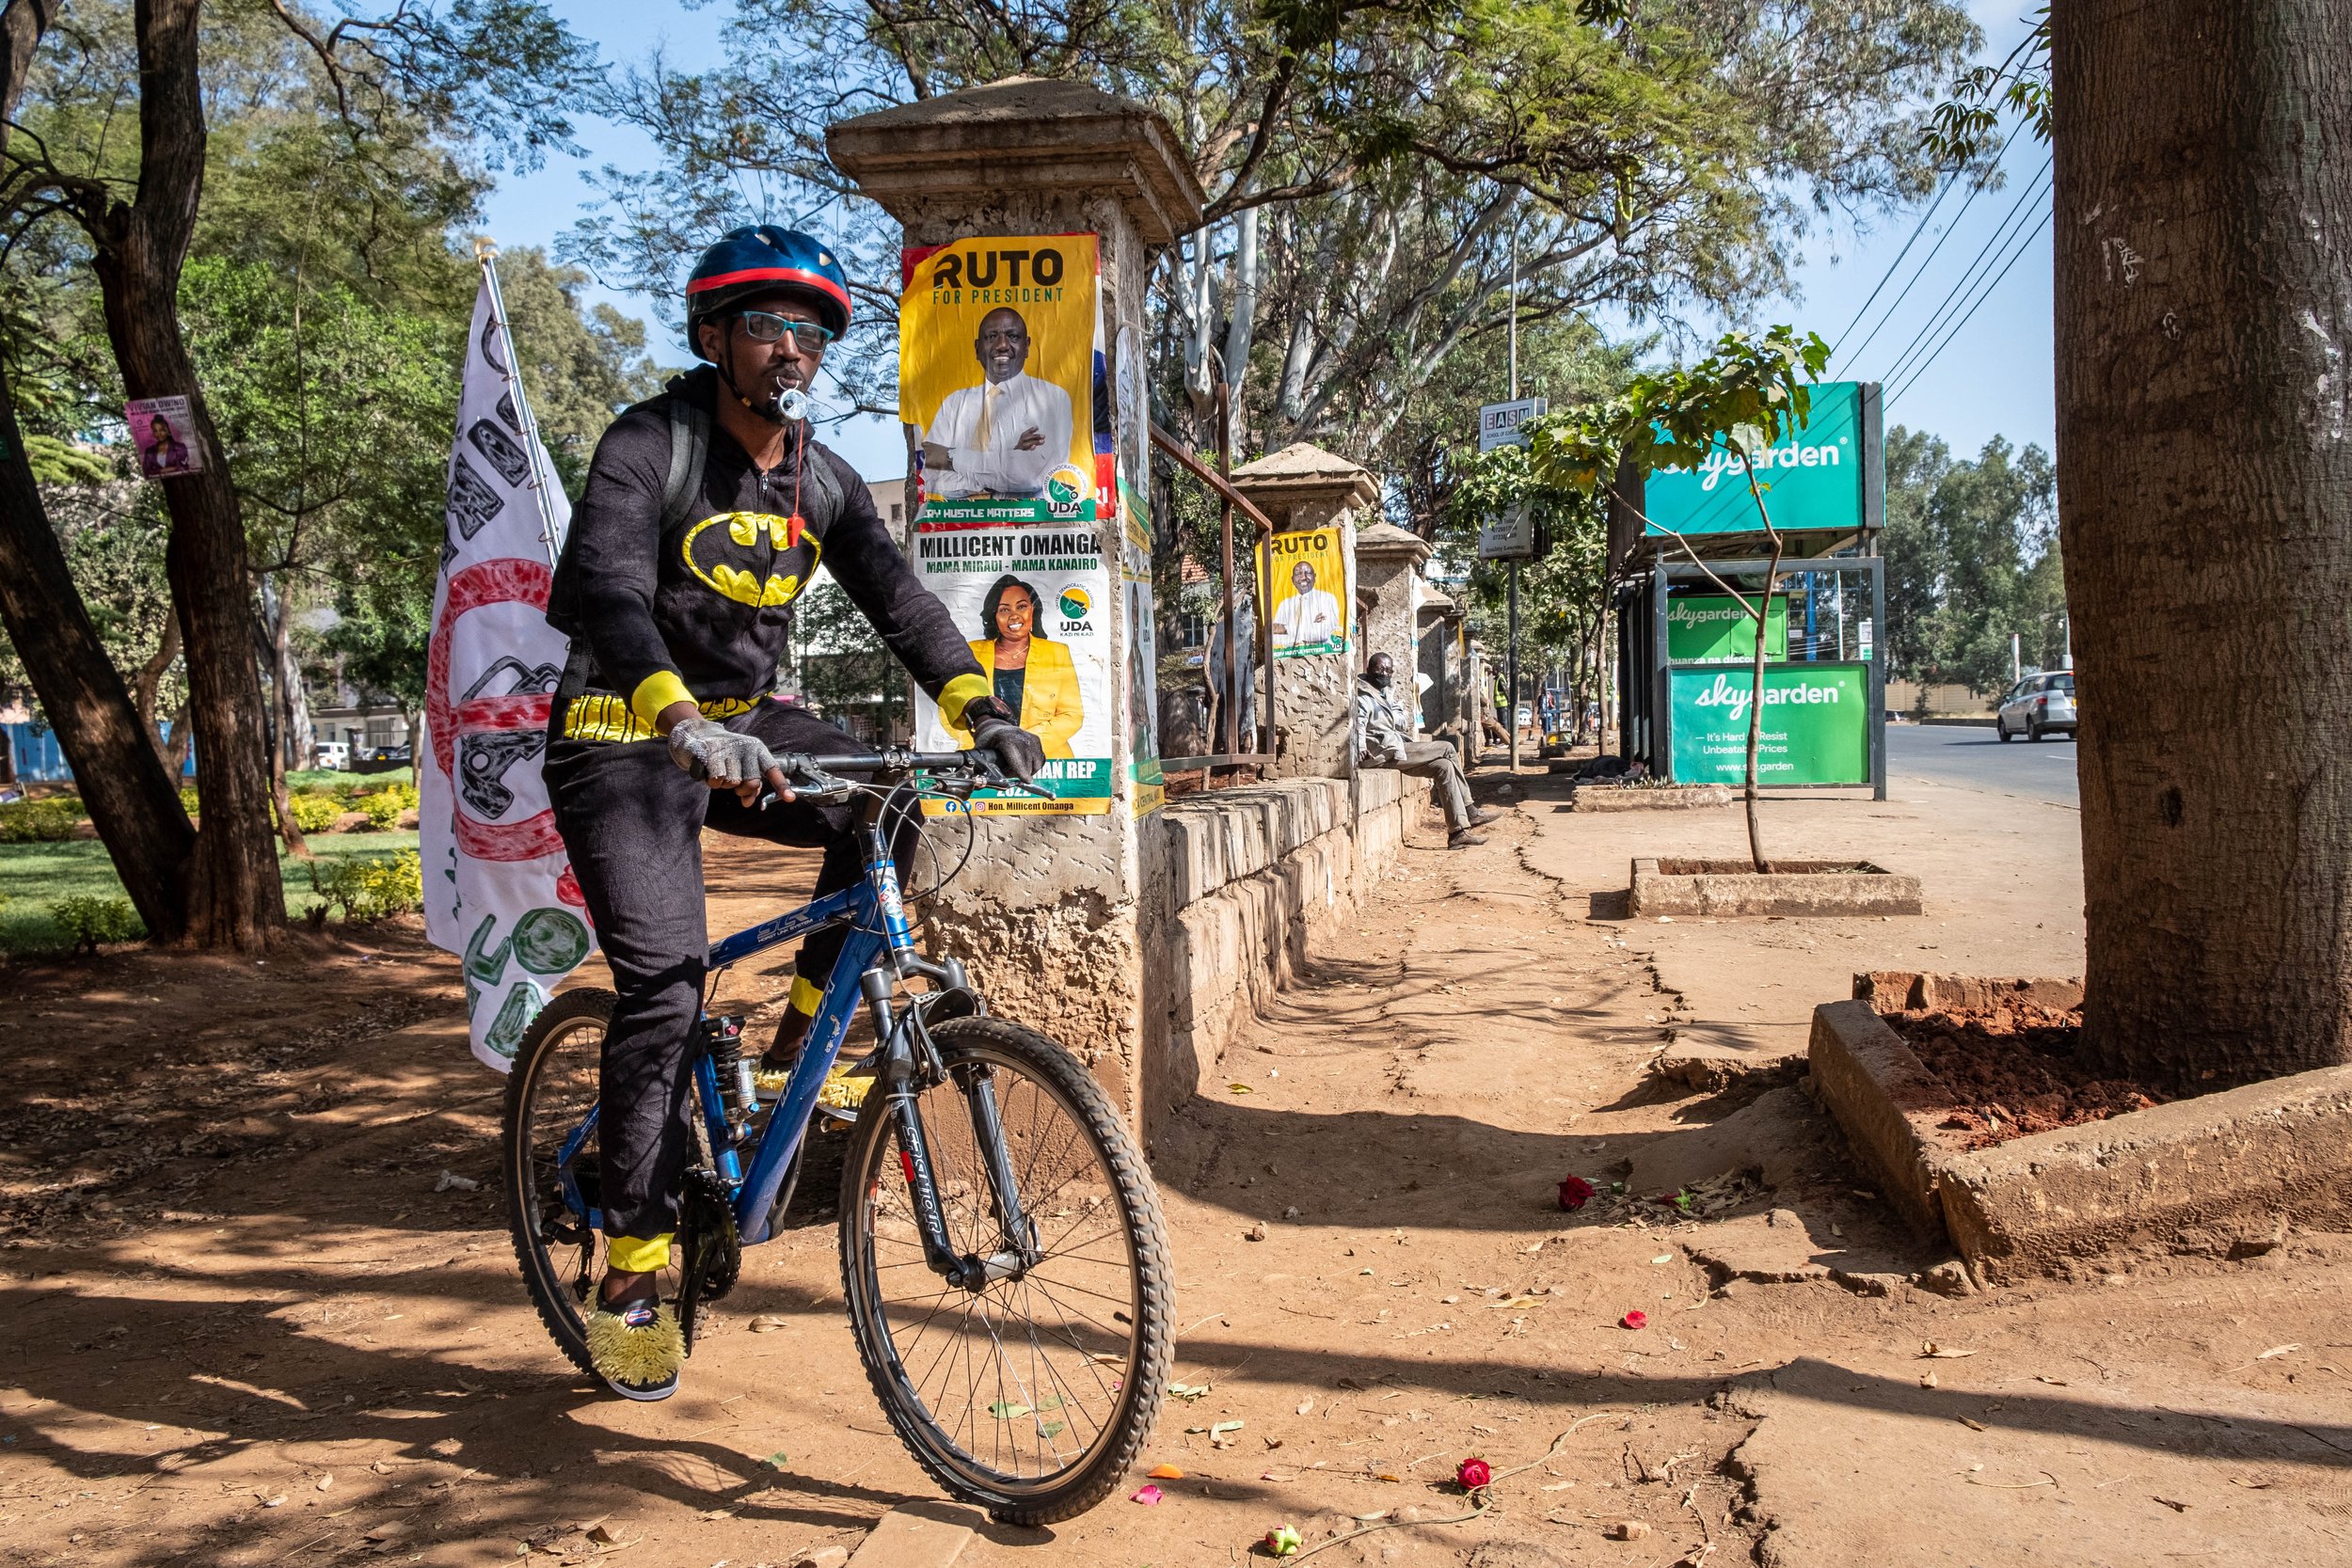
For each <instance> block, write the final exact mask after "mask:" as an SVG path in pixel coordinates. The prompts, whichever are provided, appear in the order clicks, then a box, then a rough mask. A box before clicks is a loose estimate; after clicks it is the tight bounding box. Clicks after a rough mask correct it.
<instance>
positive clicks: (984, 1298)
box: [504, 750, 1174, 1525]
mask: <svg viewBox="0 0 2352 1568" xmlns="http://www.w3.org/2000/svg"><path fill="white" fill-rule="evenodd" d="M783 761H784V765H785V768H786V772H787V776H789V777H792V778H793V779H795V780H796V783H795V785H794V790H795V793H796V794H797V795H800V796H802V797H803V798H809V799H820V800H822V799H848V798H852V797H854V798H856V799H857V800H859V801H860V802H861V810H860V815H859V823H860V831H861V832H862V833H863V835H864V841H865V861H866V879H865V880H864V881H862V882H860V883H858V884H857V885H856V886H853V887H850V888H848V889H846V890H844V891H842V892H840V893H836V894H834V895H830V896H827V897H824V898H820V899H818V900H817V901H816V902H815V903H812V904H809V905H807V906H806V907H804V908H802V909H799V910H795V911H791V912H790V913H787V914H783V915H779V916H777V917H776V918H774V919H772V920H767V921H763V922H761V923H760V924H759V925H757V926H755V927H752V928H750V929H749V930H745V931H741V932H739V933H737V934H736V935H734V936H731V937H728V938H726V939H725V940H724V941H722V942H716V943H714V944H713V945H712V946H711V948H710V956H709V966H710V970H711V972H712V974H714V975H716V974H719V973H721V972H723V970H725V969H726V968H727V967H728V966H729V965H732V964H735V963H738V962H740V961H741V960H742V959H744V958H750V957H751V956H752V955H754V954H755V953H762V952H765V951H767V950H768V949H770V948H771V947H775V946H778V945H780V944H782V943H785V942H798V941H799V940H800V939H801V938H803V937H804V936H806V935H807V934H808V933H810V932H811V931H814V930H817V929H818V928H819V927H826V926H831V925H845V926H847V927H849V928H850V929H849V932H848V940H847V941H846V942H845V943H844V944H843V947H842V950H841V957H840V958H839V959H838V960H837V961H836V962H835V964H834V971H833V974H832V976H831V977H830V979H829V980H828V981H827V983H826V986H825V992H824V1000H823V1003H822V1005H821V1006H819V1007H818V1011H817V1016H816V1018H815V1019H814V1020H813V1021H812V1022H811V1023H810V1024H809V1027H808V1032H807V1035H806V1037H805V1038H804V1040H803V1045H802V1049H801V1053H800V1057H799V1059H798V1061H797V1062H796V1063H795V1064H794V1066H793V1069H792V1071H791V1073H790V1076H789V1079H788V1081H787V1083H786V1085H785V1086H784V1088H783V1089H782V1091H781V1093H780V1094H777V1095H776V1096H774V1097H773V1098H772V1099H771V1098H767V1097H764V1096H763V1095H761V1094H760V1093H759V1092H758V1090H757V1087H756V1085H755V1074H754V1071H753V1069H754V1065H755V1064H754V1061H753V1060H751V1059H749V1058H747V1057H746V1055H745V1053H744V1049H743V1042H742V1040H741V1037H740V1034H741V1025H742V1021H741V1020H740V1019H739V1018H731V1017H724V1016H713V1015H711V1014H710V1013H709V1011H708V1004H707V1001H706V1005H705V1011H704V1015H703V1018H702V1021H701V1033H700V1049H699V1054H698V1056H697V1059H696V1061H695V1064H694V1085H695V1097H696V1102H697V1107H698V1110H699V1113H700V1114H699V1116H698V1117H697V1132H698V1143H699V1145H700V1149H699V1156H698V1158H696V1159H695V1160H694V1161H693V1162H692V1163H691V1170H690V1171H689V1173H688V1177H687V1181H686V1187H685V1191H684V1194H683V1196H682V1199H681V1212H680V1214H679V1223H678V1229H677V1232H676V1244H675V1250H674V1253H673V1257H672V1262H671V1266H670V1268H669V1269H668V1270H666V1271H665V1272H664V1275H663V1292H664V1294H665V1295H669V1296H672V1297H673V1299H675V1303H676V1306H677V1310H678V1317H679V1319H680V1320H681V1322H682V1323H683V1324H684V1326H685V1329H686V1335H687V1344H688V1346H689V1349H690V1351H691V1346H692V1344H693V1333H694V1322H695V1316H696V1313H697V1312H698V1311H699V1310H700V1309H701V1308H702V1307H704V1306H706V1305H707V1304H708V1303H711V1302H715V1301H718V1300H721V1299H723V1297H724V1296H725V1295H726V1293H727V1292H728V1291H730V1290H731V1289H733V1288H734V1286H735V1283H736V1280H737V1276H738V1275H739V1272H740V1269H741V1263H742V1248H743V1247H746V1246H751V1245H755V1244H756V1243H760V1242H764V1241H766V1240H768V1239H769V1238H770V1237H771V1236H772V1235H773V1234H774V1233H775V1231H776V1229H777V1227H778V1225H779V1222H780V1221H781V1220H782V1218H783V1216H784V1212H785V1210H786V1207H787V1204H788V1203H789V1202H790V1200H791V1196H792V1192H793V1189H794V1187H795V1185H796V1184H797V1181H798V1177H799V1171H800V1169H801V1164H802V1160H803V1154H804V1152H805V1150H806V1148H807V1146H808V1142H809V1138H810V1136H811V1124H812V1122H813V1121H815V1120H817V1118H818V1117H820V1116H822V1117H832V1118H834V1120H835V1121H836V1122H846V1123H848V1126H847V1129H846V1132H842V1131H836V1132H830V1133H828V1134H826V1135H827V1136H830V1137H845V1138H846V1140H847V1147H846V1148H845V1150H844V1152H843V1157H842V1158H843V1169H842V1175H841V1197H840V1214H839V1233H840V1252H841V1283H842V1290H843V1293H844V1295H845V1297H846V1300H847V1305H848V1307H849V1312H850V1332H851V1334H852V1336H853V1337H854V1338H855V1339H856V1341H857V1348H858V1354H859V1356H860V1357H861V1358H862V1359H863V1361H864V1362H865V1365H866V1376H867V1378H868V1380H869V1381H870V1382H871V1383H872V1384H873V1386H874V1393H875V1396H876V1397H877V1398H878V1399H879V1400H880V1401H881V1402H882V1410H883V1412H884V1414H886V1415H887V1416H888V1417H889V1418H890V1424H891V1426H892V1428H893V1429H894V1430H896V1431H897V1433H898V1436H899V1438H900V1439H901V1440H902V1441H904V1442H905V1444H906V1446H907V1447H908V1449H910V1450H912V1451H913V1453H914V1457H915V1459H916V1460H917V1461H918V1462H919V1463H920V1464H921V1465H922V1466H923V1467H924V1469H925V1470H927V1471H928V1472H929V1473H930V1475H931V1477H932V1478H933V1479H934V1480H936V1481H938V1482H939V1483H940V1485H941V1486H943V1487H945V1488H946V1491H947V1492H948V1493H949V1494H950V1495H951V1496H953V1497H956V1498H958V1499H959V1500H961V1501H964V1502H969V1503H974V1504H977V1505H979V1506H981V1507H983V1508H986V1509H987V1510H988V1511H989V1512H990V1513H993V1515H994V1516H995V1517H997V1518H999V1519H1002V1520H1005V1521H1007V1522H1009V1523H1018V1524H1026V1525H1042V1524H1050V1523H1053V1522H1054V1521H1057V1520H1061V1519H1067V1518H1070V1517H1072V1516H1073V1515H1074V1514H1077V1513H1083V1512H1085V1511H1086V1510H1087V1509H1089V1508H1091V1507H1093V1506H1094V1505H1095V1504H1096V1503H1098V1502H1100V1501H1101V1500H1102V1499H1103V1498H1104V1497H1105V1496H1107V1495H1108V1494H1109V1492H1110V1491H1111V1489H1112V1488H1113V1487H1115V1486H1116V1485H1118V1483H1119V1481H1120V1477H1121V1476H1122V1475H1123V1474H1124V1473H1125V1472H1126V1470H1127V1469H1128V1467H1129V1466H1130V1465H1132V1464H1133V1462H1134V1460H1135V1458H1136V1454H1137V1453H1139V1452H1140V1451H1141V1449H1142V1448H1143V1445H1144V1443H1145V1442H1146V1441H1147V1440H1149V1438H1150V1436H1151V1434H1152V1423H1153V1421H1154V1419H1155V1418H1156V1417H1157V1414H1158V1409H1159V1404H1160V1400H1161V1397H1162V1392H1163V1390H1164V1388H1165V1386H1166V1385H1167V1381H1168V1365H1169V1359H1170V1357H1171V1355H1172V1354H1173V1352H1174V1331H1173V1329H1172V1327H1171V1326H1170V1323H1169V1313H1170V1312H1171V1311H1172V1309H1173V1302H1174V1284H1173V1280H1172V1277H1171V1269H1170V1264H1169V1261H1168V1239H1167V1230H1166V1227H1165V1226H1164V1224H1163V1222H1162V1220H1161V1217H1160V1206H1159V1198H1158V1195H1157V1193H1156V1192H1155V1191H1154V1190H1153V1187H1152V1179H1151V1176H1150V1174H1149V1173H1148V1172H1147V1171H1146V1169H1145V1167H1144V1163H1143V1156H1142V1154H1141V1153H1140V1152H1139V1151H1138V1150H1137V1148H1136V1145H1135V1141H1134V1139H1133V1138H1131V1137H1130V1136H1129V1135H1128V1132H1127V1130H1126V1128H1125V1127H1124V1126H1123V1125H1122V1124H1121V1122H1120V1119H1119V1116H1118V1114H1117V1112H1116V1111H1115V1110H1114V1109H1113V1108H1112V1105H1111V1102H1110V1100H1109V1097H1108V1096H1106V1095H1105V1094H1104V1092H1103V1089H1102V1086H1101V1085H1099V1084H1097V1083H1096V1082H1095V1080H1094V1077H1093V1075H1092V1074H1091V1073H1090V1072H1089V1071H1088V1070H1087V1069H1086V1067H1085V1065H1084V1064H1083V1063H1081V1062H1080V1061H1079V1060H1078V1059H1077V1058H1076V1057H1074V1056H1073V1055H1072V1054H1071V1053H1070V1052H1069V1051H1067V1050H1066V1049H1064V1048H1063V1047H1062V1046H1060V1045H1057V1044H1056V1043H1055V1042H1054V1041H1053V1040H1051V1039H1049V1038H1047V1037H1045V1036H1044V1035H1042V1034H1040V1033H1039V1032H1038V1031H1036V1030H1034V1029H1029V1028H1025V1027H1024V1026H1023V1025H1021V1024H1019V1023H1015V1022H1009V1021H1007V1020H1005V1019H1000V1018H996V1017H993V1016H992V1015H991V1014H990V1013H989V1011H988V1006H987V1003H986V1001H985V1000H984V999H983V998H982V997H981V996H980V995H979V994H978V993H977V991H976V990H974V989H973V987H972V986H971V984H970V983H969V981H968V979H967V977H966V976H965V974H964V971H963V968H962V966H961V964H959V963H957V962H956V961H955V960H953V959H948V960H947V961H946V962H942V963H933V962H931V961H930V960H929V959H927V958H924V957H923V956H922V955H921V954H920V953H918V952H917V951H916V950H915V947H914V938H913V933H912V931H911V930H910V928H909V926H908V921H907V916H906V911H905V907H904V903H903V901H902V899H901V896H900V891H899V885H898V870H897V868H896V866H895V865H894V864H893V863H892V860H891V853H890V846H891V843H892V842H893V840H894V837H895V836H896V834H897V833H898V832H900V831H908V832H915V833H918V834H919V833H920V832H921V831H922V827H923V824H924V821H925V819H924V817H923V816H922V810H923V804H924V802H925V801H926V800H947V801H950V802H953V809H951V811H950V813H949V814H948V816H945V817H940V818H937V820H946V819H949V818H950V817H953V816H958V815H960V814H961V807H962V806H963V805H964V803H966V802H968V800H969V799H970V797H971V794H972V792H973V791H974V790H975V789H977V788H979V787H981V786H984V785H992V786H995V787H998V788H1005V787H1010V786H1009V785H1008V783H1007V781H1006V780H1005V778H1004V777H1003V776H1002V775H1001V774H1000V773H999V772H998V771H997V769H996V767H995V763H994V759H993V757H992V756H991V755H990V754H989V753H986V752H948V753H945V754H921V753H916V752H907V751H901V750H893V751H890V752H884V753H882V755H879V756H864V757H847V756H844V757H805V756H792V757H787V758H785V759H783ZM861 779H862V780H863V781H864V782H856V781H858V780H861ZM1038 793H1042V791H1039V792H1038ZM961 819H962V820H963V821H964V822H965V823H966V824H967V826H968V825H969V821H970V818H969V817H968V816H963V817H962V818H961ZM966 852H967V855H968V853H969V848H968V843H967V850H966ZM958 869H961V862H959V863H958ZM952 875H953V873H952V872H950V873H949V876H952ZM944 881H945V879H942V882H943V884H944ZM928 891H936V889H935V888H934V889H931V890H928ZM918 987H919V988H920V989H917V988H918ZM612 1003H613V996H612V992H611V991H607V990H572V991H567V992H565V993H564V994H563V995H562V996H559V997H557V998H556V999H555V1000H554V1001H553V1002H552V1003H550V1004H549V1005H548V1007H547V1008H546V1010H545V1011H543V1012H542V1013H540V1015H539V1016H538V1017H537V1018H536V1019H535V1020H533V1021H532V1025H531V1028H530V1030H529V1031H528V1033H527V1034H526V1035H525V1037H524V1038H523V1041H522V1044H521V1045H520V1047H519V1048H518V1050H517V1051H516V1057H515V1066H514V1070H513V1074H512V1076H511V1078H510V1079H509V1081H508V1085H507V1095H506V1117H505V1161H506V1164H505V1170H504V1174H505V1178H506V1193H507V1208H508V1217H509V1221H510V1224H511V1226H512V1227H513V1231H514V1240H515V1253H516V1258H517V1259H519V1260H520V1262H521V1264H522V1271H523V1278H524V1282H525V1284H526V1285H527V1286H528V1287H529V1289H530V1292H531V1299H532V1304H533V1305H534V1306H536V1307H537V1308H538V1310H539V1316H540V1319H541V1320H542V1321H543V1322H544V1323H546V1324H547V1326H548V1332H549V1333H551V1334H553V1335H554V1336H555V1341H556V1343H557V1344H558V1345H559V1346H560V1347H562V1349H563V1351H564V1354H566V1355H567V1356H569V1357H570V1358H571V1360H572V1362H573V1364H574V1365H575V1366H577V1367H579V1368H580V1370H582V1371H583V1372H587V1373H590V1374H591V1375H594V1371H595V1369H594V1366H593V1364H592V1362H591V1361H590V1358H589V1354H588V1343H587V1333H586V1327H585V1317H586V1314H587V1313H588V1312H589V1311H591V1310H593V1306H592V1304H593V1303H594V1301H595V1299H596V1288H597V1281H598V1279H599V1278H600V1277H601V1276H602V1275H603V1273H604V1269H605V1236H604V1233H603V1230H602V1227H601V1219H602V1215H601V1212H600V1210H599V1207H598V1198H597V1154H596V1149H597V1142H596V1116H597V1112H596V1093H597V1064H598V1058H599V1056H600V1053H601V1050H602V1046H603V1042H604V1036H605V1031H606V1029H607V1027H608V1026H609V1024H610V1022H611V1019H612ZM860 1006H864V1007H865V1008H866V1010H867V1011H868V1013H869V1014H870V1016H871V1018H872V1020H873V1025H874V1038H875V1040H876V1041H877V1042H878V1043H877V1044H876V1046H875V1048H874V1050H873V1051H872V1052H871V1053H869V1054H867V1055H866V1056H865V1057H864V1058H863V1059H861V1060H858V1061H856V1062H854V1063H853V1064H851V1065H850V1066H849V1067H848V1068H847V1069H845V1070H844V1071H841V1072H835V1071H834V1068H835V1065H836V1061H837V1059H838V1058H839V1056H840V1054H841V1048H842V1043H843V1041H844V1039H845V1038H846V1037H847V1036H848V1034H849V1029H850V1021H851V1019H852V1016H853V1015H854V1014H855V1012H856V1011H857V1009H858V1008H859V1007H860ZM845 1085H850V1086H852V1093H851V1094H845V1093H842V1092H841V1091H842V1089H843V1087H844V1086H845ZM854 1086H863V1087H864V1089H865V1093H864V1094H863V1096H862V1097H856V1098H855V1101H854V1104H851V1103H848V1102H849V1101H851V1100H852V1097H853V1090H854ZM825 1101H831V1102H832V1103H824V1102H825Z"/></svg>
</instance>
